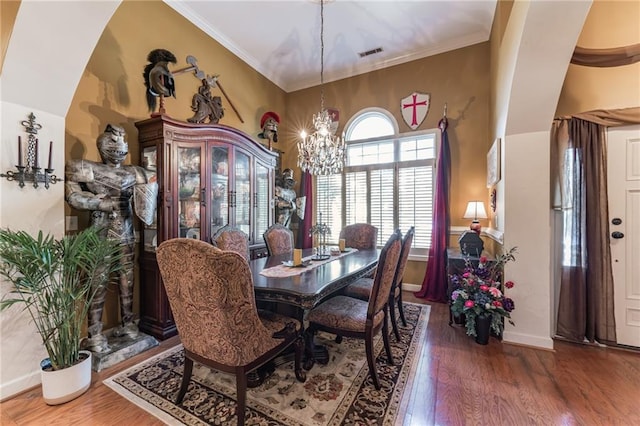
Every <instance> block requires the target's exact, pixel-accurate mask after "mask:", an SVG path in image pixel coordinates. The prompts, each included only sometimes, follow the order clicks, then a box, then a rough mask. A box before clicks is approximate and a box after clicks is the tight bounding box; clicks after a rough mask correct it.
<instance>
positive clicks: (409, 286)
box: [402, 283, 422, 292]
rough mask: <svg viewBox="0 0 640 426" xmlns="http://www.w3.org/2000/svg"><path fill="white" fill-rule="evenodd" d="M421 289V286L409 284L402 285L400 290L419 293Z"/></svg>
mask: <svg viewBox="0 0 640 426" xmlns="http://www.w3.org/2000/svg"><path fill="white" fill-rule="evenodd" d="M421 288H422V286H421V285H419V284H411V283H402V290H403V291H412V292H415V291H420V289H421Z"/></svg>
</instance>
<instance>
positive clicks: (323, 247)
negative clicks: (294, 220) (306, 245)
mask: <svg viewBox="0 0 640 426" xmlns="http://www.w3.org/2000/svg"><path fill="white" fill-rule="evenodd" d="M309 235H311V236H312V237H314V238H315V237H318V241H319V244H318V251H317V252H316V253H314V255H313V256H312V257H311V260H326V259H329V258H330V257H331V256H330V255H329V253H327V235H331V229H330V228H329V227H328V226H327V224H326V223H322V213H320V214H319V219H318V222H317V223H316V224H315V225H314V226H312V227H311V229H310V230H309Z"/></svg>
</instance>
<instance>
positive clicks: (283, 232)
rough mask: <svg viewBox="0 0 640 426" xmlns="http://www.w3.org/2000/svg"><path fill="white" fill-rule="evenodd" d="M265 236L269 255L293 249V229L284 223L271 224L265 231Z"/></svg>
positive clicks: (288, 251)
mask: <svg viewBox="0 0 640 426" xmlns="http://www.w3.org/2000/svg"><path fill="white" fill-rule="evenodd" d="M263 237H264V242H265V244H266V245H267V252H268V253H269V256H277V255H279V254H284V253H291V252H292V251H293V231H292V230H291V229H289V228H287V227H286V226H284V225H281V224H279V223H276V224H273V225H271V226H270V227H268V228H267V230H266V231H264V234H263Z"/></svg>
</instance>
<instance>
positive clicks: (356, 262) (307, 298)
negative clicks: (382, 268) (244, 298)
mask: <svg viewBox="0 0 640 426" xmlns="http://www.w3.org/2000/svg"><path fill="white" fill-rule="evenodd" d="M379 256H380V250H378V249H371V250H357V249H350V248H347V249H345V251H344V252H339V253H338V254H334V255H328V258H326V259H323V260H319V261H316V260H313V257H314V254H313V249H304V250H303V251H302V260H303V262H304V264H303V265H299V266H292V265H291V264H290V262H291V261H292V253H285V254H281V255H277V256H269V257H263V258H258V259H253V260H251V261H250V262H249V266H250V268H251V275H252V276H253V288H254V291H255V295H256V300H258V301H264V302H277V303H284V304H287V305H292V306H295V307H297V308H301V309H302V310H303V311H307V310H310V309H312V308H313V307H314V306H316V305H318V304H319V303H320V302H321V301H322V300H324V299H326V298H328V297H331V296H332V295H334V294H336V293H338V292H339V291H340V290H342V289H343V288H344V287H346V286H347V285H349V284H350V283H352V282H354V281H356V280H357V279H359V278H361V277H364V276H367V275H369V274H370V273H371V272H372V271H373V270H374V269H375V267H376V265H377V264H378V257H379Z"/></svg>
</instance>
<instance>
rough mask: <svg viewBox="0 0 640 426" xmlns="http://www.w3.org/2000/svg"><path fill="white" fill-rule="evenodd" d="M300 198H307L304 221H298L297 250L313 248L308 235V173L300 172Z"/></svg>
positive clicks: (310, 190) (310, 202)
mask: <svg viewBox="0 0 640 426" xmlns="http://www.w3.org/2000/svg"><path fill="white" fill-rule="evenodd" d="M300 196H305V197H307V200H306V204H305V209H304V219H303V220H300V221H299V226H298V239H297V241H298V246H299V247H298V248H303V249H305V248H311V247H313V238H311V236H310V235H309V230H310V229H311V224H312V223H313V177H312V176H311V174H310V173H309V172H308V171H305V172H302V178H301V179H300Z"/></svg>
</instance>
